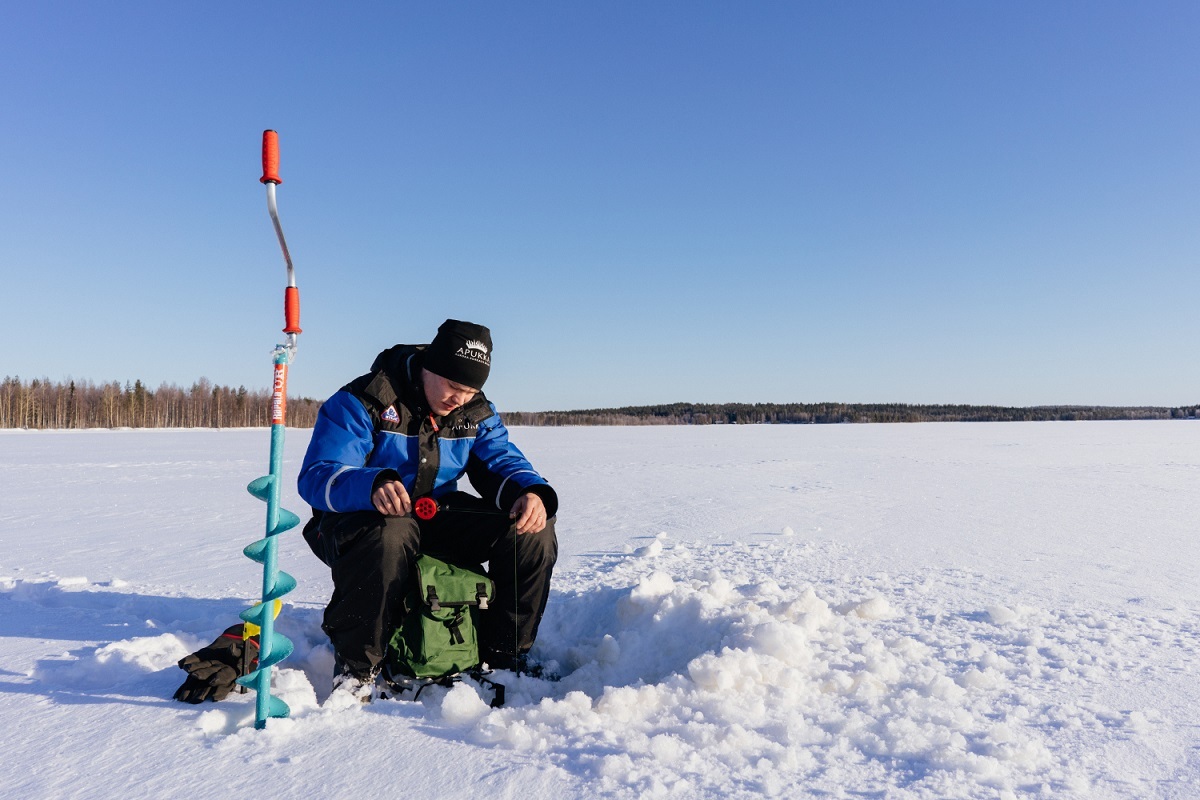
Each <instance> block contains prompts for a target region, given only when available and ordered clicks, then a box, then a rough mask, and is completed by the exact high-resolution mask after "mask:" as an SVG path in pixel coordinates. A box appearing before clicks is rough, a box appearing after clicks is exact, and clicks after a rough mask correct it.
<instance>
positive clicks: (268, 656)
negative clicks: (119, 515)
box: [237, 131, 300, 728]
mask: <svg viewBox="0 0 1200 800" xmlns="http://www.w3.org/2000/svg"><path fill="white" fill-rule="evenodd" d="M262 159H263V176H262V178H261V179H260V181H261V182H262V183H264V184H266V187H267V210H268V211H270V213H271V222H273V223H274V225H275V235H276V236H277V237H279V246H280V247H281V248H283V258H284V261H286V262H287V278H288V281H287V289H285V290H284V300H283V315H284V329H283V332H284V333H285V334H287V340H286V342H284V343H283V344H277V345H275V350H274V352H273V354H272V355H273V360H274V363H275V380H274V383H273V385H272V393H271V472H270V474H269V475H264V476H262V477H261V478H255V479H254V480H252V481H251V482H250V484H249V485H248V486H247V487H246V488H247V489H248V490H249V491H250V494H252V495H254V496H255V497H257V498H258V499H259V500H262V501H264V502H266V504H267V533H266V536H265V537H263V538H262V539H259V540H258V541H257V542H254V543H252V544H249V545H247V546H246V548H245V549H244V550H243V551H242V552H243V553H245V554H246V557H247V558H250V559H253V560H254V561H257V562H259V563H260V564H262V565H263V579H262V602H260V603H257V604H255V605H254V606H253V607H251V608H248V609H246V610H245V611H243V612H242V614H241V617H242V619H243V620H245V621H246V622H247V623H249V624H250V625H255V626H257V627H258V628H259V647H260V649H259V653H258V669H256V670H254V671H253V672H251V673H250V674H248V675H246V676H244V677H241V678H238V681H237V682H238V683H240V684H241V685H243V686H249V687H250V688H252V689H254V690H255V691H256V692H258V698H257V700H256V702H255V708H254V727H255V728H265V727H266V726H267V718H268V717H286V716H287V715H288V713H289V709H288V706H287V703H285V702H283V701H282V700H280V699H279V698H278V697H272V696H271V667H273V666H274V665H275V664H278V663H279V662H280V661H282V660H283V659H285V658H287V657H288V656H289V655H291V653H292V650H293V649H294V648H293V645H292V641H291V640H290V639H288V638H287V637H286V636H283V635H282V634H278V633H275V616H276V615H277V614H278V613H279V606H280V605H281V602H280V600H279V598H281V597H283V596H284V595H285V594H287V593H288V592H290V591H292V589H295V588H296V579H295V578H293V577H292V576H291V575H289V574H287V573H286V572H282V571H281V570H280V569H279V565H278V552H277V551H278V548H277V542H276V541H275V537H276V536H278V535H279V534H281V533H283V532H284V531H288V530H291V529H292V528H294V527H296V526H297V525H299V524H300V518H299V517H298V516H296V515H295V514H293V513H292V512H291V511H288V510H287V509H285V508H280V507H279V493H280V482H281V481H282V480H283V436H284V432H285V430H286V427H285V424H286V416H287V370H288V365H289V364H290V363H291V362H292V359H293V358H294V357H295V355H296V337H297V336H299V334H300V290H299V289H297V288H296V271H295V269H293V267H292V257H291V255H290V254H289V253H288V246H287V241H286V240H285V239H284V238H283V228H282V227H281V226H280V224H279V211H278V209H277V207H276V205H275V187H276V186H278V185H279V184H280V183H282V181H281V180H280V179H279V174H278V173H279V135H278V134H277V133H275V131H263V144H262Z"/></svg>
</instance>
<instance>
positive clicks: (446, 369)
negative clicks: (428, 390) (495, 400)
mask: <svg viewBox="0 0 1200 800" xmlns="http://www.w3.org/2000/svg"><path fill="white" fill-rule="evenodd" d="M491 368H492V332H491V331H489V330H488V329H487V328H485V327H483V326H482V325H476V324H475V323H473V322H462V321H461V320H457V319H448V320H446V321H445V322H443V323H442V324H441V327H439V328H438V332H437V336H435V337H433V342H431V343H430V345H429V347H428V349H426V350H425V369H427V370H429V371H430V372H432V373H434V374H437V375H441V376H442V377H443V378H446V379H447V380H451V381H454V382H455V383H461V384H462V385H463V386H470V387H471V388H472V389H482V388H483V383H484V381H486V380H487V377H488V371H489V370H491Z"/></svg>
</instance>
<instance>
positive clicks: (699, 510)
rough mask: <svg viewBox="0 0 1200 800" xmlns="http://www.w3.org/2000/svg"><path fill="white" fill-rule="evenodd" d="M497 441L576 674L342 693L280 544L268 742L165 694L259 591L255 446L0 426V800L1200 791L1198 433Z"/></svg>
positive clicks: (534, 432)
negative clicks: (546, 545) (532, 516)
mask: <svg viewBox="0 0 1200 800" xmlns="http://www.w3.org/2000/svg"><path fill="white" fill-rule="evenodd" d="M513 438H514V440H515V441H516V442H517V444H518V445H519V446H521V448H522V449H523V450H524V451H525V452H526V454H527V455H529V456H530V458H531V460H532V461H533V462H534V464H535V465H536V466H538V468H539V469H540V470H541V471H542V472H543V473H544V474H545V475H546V476H547V477H548V478H549V479H550V480H551V482H552V483H553V484H554V485H555V486H556V487H557V489H558V491H559V493H560V496H561V500H562V509H561V513H560V517H559V527H558V530H559V537H560V546H561V556H560V562H559V567H558V569H557V572H556V575H555V580H554V591H553V595H552V599H551V601H550V606H549V610H548V612H547V616H546V619H545V622H544V624H543V628H542V635H541V637H540V639H539V642H538V647H537V652H538V654H539V655H540V656H541V657H542V658H543V659H546V660H552V661H555V662H557V664H558V667H559V669H560V671H561V672H562V673H563V675H564V677H563V679H562V680H561V681H560V682H558V683H548V682H544V681H539V680H534V679H531V678H521V679H519V680H515V679H514V680H509V681H508V695H509V703H508V705H507V706H506V707H505V708H503V709H498V710H491V709H489V708H488V707H487V705H486V703H485V702H484V701H483V700H482V699H481V696H482V695H481V694H477V693H476V691H475V690H474V689H473V688H472V687H471V686H470V685H465V684H464V685H459V686H457V687H456V688H454V689H453V690H445V689H441V688H435V689H434V690H431V691H428V692H426V694H425V695H423V696H422V699H421V701H420V702H418V703H412V702H394V701H393V702H386V701H385V702H376V703H374V704H372V705H370V706H367V707H362V708H358V707H355V708H334V707H331V706H332V705H333V704H331V703H324V701H325V700H326V697H327V695H328V684H329V679H330V672H331V669H332V654H331V652H330V650H329V648H328V645H327V644H326V642H325V640H324V638H323V635H322V634H321V631H320V627H319V626H320V619H321V610H322V608H323V606H324V601H325V599H326V597H327V595H328V593H329V591H330V582H329V579H328V575H327V573H326V571H325V568H324V567H323V565H321V564H320V563H319V562H318V561H317V560H316V559H315V558H314V557H313V556H312V555H311V554H310V553H309V552H308V550H307V548H306V547H305V545H304V543H303V541H302V540H301V539H300V536H299V531H298V530H297V531H295V532H292V533H290V534H287V535H285V536H284V537H283V542H282V544H281V566H282V567H283V568H284V569H286V570H287V571H289V572H291V573H292V574H293V575H295V576H296V577H297V578H298V580H299V584H300V585H299V588H298V589H297V591H296V592H294V593H293V594H291V595H289V596H288V601H289V603H288V604H287V606H286V607H285V609H284V612H283V615H282V616H281V617H280V622H279V627H280V630H281V631H282V632H284V633H285V634H287V635H288V636H289V637H291V638H292V640H293V641H294V642H295V643H296V646H297V650H296V654H295V655H293V656H292V658H290V659H289V660H288V661H286V662H285V663H284V664H283V665H282V667H283V668H282V669H280V670H279V671H277V673H276V692H277V694H279V695H280V696H282V697H283V698H284V699H285V700H286V701H287V702H288V703H289V704H290V706H291V708H292V718H291V719H287V720H272V721H271V722H270V723H269V725H268V728H267V729H266V730H265V731H256V730H254V729H253V726H252V719H253V705H252V703H253V694H249V695H242V696H238V695H234V696H232V697H231V699H230V700H228V701H226V702H223V703H219V704H215V705H212V704H209V705H204V706H189V705H184V704H180V703H176V702H173V701H171V700H170V699H169V698H170V695H171V693H172V692H173V691H174V689H175V687H176V686H177V685H178V684H179V683H180V681H181V680H182V678H183V673H182V671H180V670H179V669H178V668H176V666H175V662H176V660H177V659H179V658H180V657H182V656H183V655H185V654H187V653H188V652H190V651H192V650H193V649H195V648H196V647H198V646H199V645H202V644H204V643H207V642H208V641H210V640H211V639H212V638H213V636H214V635H215V634H216V633H218V632H219V631H220V630H221V629H222V628H224V627H226V626H227V625H230V624H233V623H234V622H236V621H237V613H238V611H240V610H241V609H242V608H243V607H244V606H245V605H246V604H247V603H248V602H249V601H251V600H252V599H253V598H254V596H255V594H256V593H257V591H258V588H259V582H260V573H259V566H258V565H257V564H254V563H253V562H251V561H248V560H247V559H245V558H244V557H243V556H242V555H241V548H242V546H243V545H245V544H247V543H248V542H250V541H253V540H254V539H257V538H259V537H260V536H261V531H262V528H263V514H264V511H263V508H264V507H263V505H262V504H261V503H260V502H258V501H257V500H255V499H253V498H252V497H251V496H250V495H249V494H247V493H246V491H245V488H244V487H245V484H246V483H247V482H248V481H249V480H251V479H252V478H254V477H256V476H258V475H260V474H262V473H263V472H264V471H265V468H266V461H267V451H268V433H267V431H265V430H241V431H115V432H109V431H94V432H5V433H2V434H0V538H2V541H3V543H4V546H3V549H2V550H0V724H2V726H3V728H4V730H5V734H4V736H3V739H2V740H0V797H3V798H21V799H22V800H25V799H26V798H134V797H147V798H160V797H162V798H165V797H182V796H188V797H203V796H213V797H224V796H237V797H258V796H279V797H330V798H366V797H391V796H399V795H403V796H408V797H421V798H427V800H436V798H463V797H487V798H518V797H519V798H522V800H528V799H529V798H542V797H546V798H588V797H609V796H611V797H685V798H692V797H706V798H717V797H760V796H780V797H789V798H794V797H879V798H977V797H1026V796H1037V797H1054V798H1060V797H1078V798H1113V797H1137V798H1143V797H1168V798H1195V797H1200V749H1198V748H1200V727H1198V725H1200V685H1198V682H1197V651H1198V648H1200V589H1198V588H1197V584H1198V580H1197V574H1198V569H1197V568H1198V566H1200V538H1198V537H1197V535H1196V530H1197V521H1198V520H1200V499H1198V498H1200V423H1196V422H1184V421H1180V422H1146V423H1138V422H1104V423H1083V422H1079V423H1031V424H1021V423H991V424H952V423H941V424H924V425H839V426H753V427H747V426H741V427H735V426H731V427H694V428H676V427H669V428H567V429H538V428H523V429H515V430H514V432H513ZM307 439H308V432H307V431H299V430H294V431H290V432H289V435H288V442H287V457H286V465H285V468H286V471H287V474H288V482H287V489H286V491H285V502H284V505H285V507H288V508H291V509H293V510H295V511H297V512H298V513H301V515H302V516H305V517H307V513H306V512H307V509H306V508H305V507H304V505H303V504H302V503H301V501H300V500H299V499H298V497H297V496H296V494H295V490H294V483H295V473H296V470H297V468H298V464H299V461H300V458H301V457H302V455H303V452H304V448H305V447H306V446H307Z"/></svg>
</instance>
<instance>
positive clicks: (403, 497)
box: [371, 481, 545, 519]
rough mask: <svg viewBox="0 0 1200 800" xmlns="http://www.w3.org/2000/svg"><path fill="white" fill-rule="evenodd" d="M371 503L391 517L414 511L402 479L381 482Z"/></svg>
mask: <svg viewBox="0 0 1200 800" xmlns="http://www.w3.org/2000/svg"><path fill="white" fill-rule="evenodd" d="M371 503H372V504H373V505H374V506H375V510H376V511H378V512H379V513H380V514H385V515H387V516H389V517H402V516H404V515H405V514H407V513H408V512H409V511H412V501H411V500H410V499H409V497H408V490H407V489H405V488H404V484H403V483H401V482H400V481H384V482H383V483H381V484H379V486H378V487H376V489H375V491H373V492H371ZM544 518H545V517H544V515H543V519H544Z"/></svg>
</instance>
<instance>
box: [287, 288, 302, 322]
mask: <svg viewBox="0 0 1200 800" xmlns="http://www.w3.org/2000/svg"><path fill="white" fill-rule="evenodd" d="M283 322H284V326H285V327H284V329H283V332H284V333H304V331H302V330H300V290H299V289H297V288H296V287H295V286H289V287H287V288H286V289H284V290H283Z"/></svg>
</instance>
